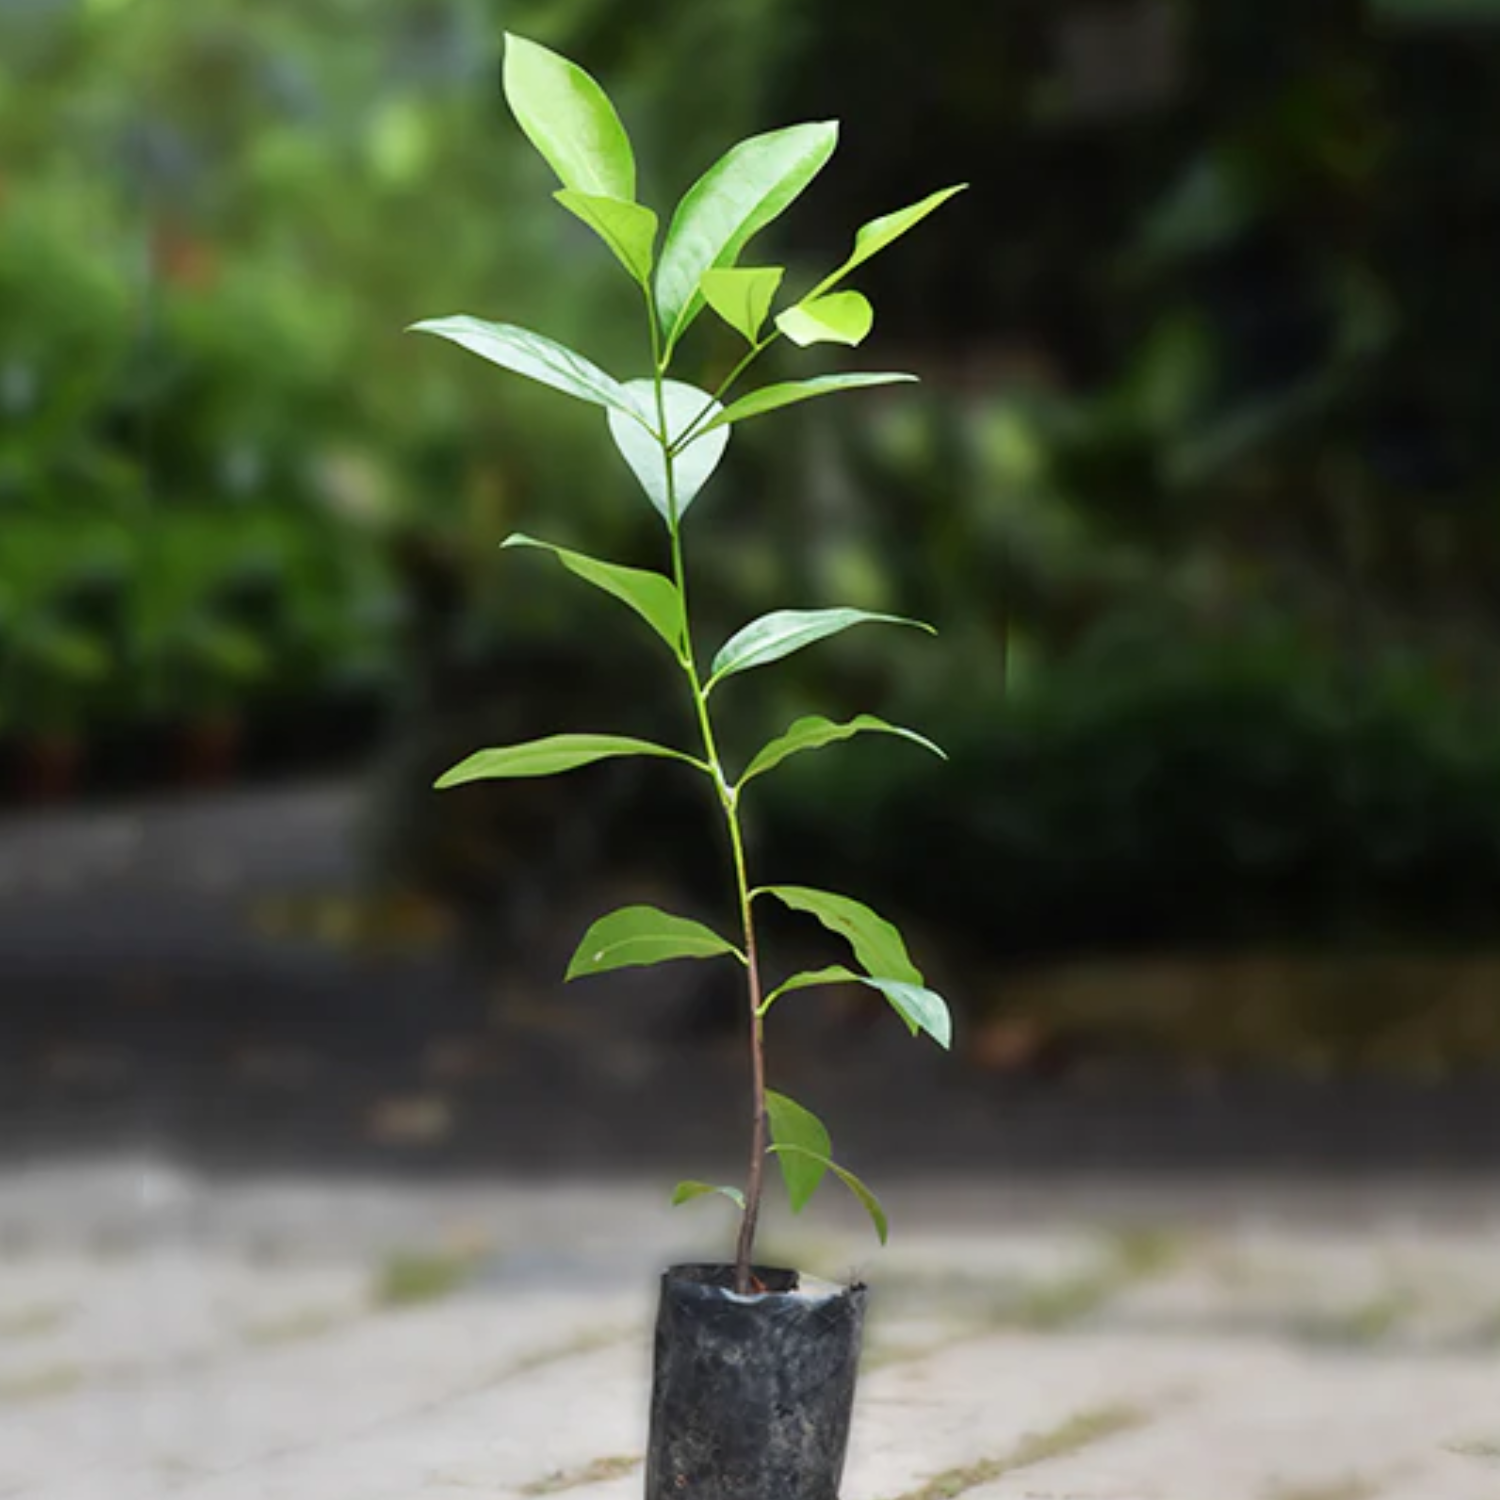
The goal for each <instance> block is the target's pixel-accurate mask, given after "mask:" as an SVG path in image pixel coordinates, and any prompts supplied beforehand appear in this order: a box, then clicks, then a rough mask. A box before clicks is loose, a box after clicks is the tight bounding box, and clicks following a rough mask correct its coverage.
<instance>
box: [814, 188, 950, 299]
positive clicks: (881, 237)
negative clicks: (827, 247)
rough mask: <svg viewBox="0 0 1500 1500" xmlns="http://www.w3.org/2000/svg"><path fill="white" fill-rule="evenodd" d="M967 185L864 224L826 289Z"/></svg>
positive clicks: (825, 284) (826, 282)
mask: <svg viewBox="0 0 1500 1500" xmlns="http://www.w3.org/2000/svg"><path fill="white" fill-rule="evenodd" d="M968 185H969V184H968V183H967V182H960V183H958V184H957V185H956V186H954V187H946V188H940V189H939V190H938V191H937V192H935V193H929V194H928V196H927V197H925V198H923V199H922V201H921V202H920V203H912V204H909V205H908V206H907V207H906V208H898V209H896V210H895V212H894V213H888V214H882V215H881V216H880V218H878V219H871V220H870V222H869V223H868V224H865V225H862V226H861V227H860V228H859V230H857V231H856V233H855V236H854V249H853V251H852V252H851V253H850V256H849V259H848V260H846V261H845V262H844V263H843V265H841V266H840V267H839V268H838V270H837V271H835V272H834V273H833V275H832V276H830V277H829V278H828V279H827V281H825V282H824V283H823V285H824V287H830V286H832V285H833V284H834V283H835V282H838V281H842V280H843V279H844V277H846V276H847V275H848V274H849V273H850V272H851V271H852V270H854V268H855V267H856V266H862V265H864V263H865V262H866V261H867V260H869V259H870V257H871V256H872V255H878V254H879V253H880V252H881V251H882V250H884V249H885V247H886V246H887V245H889V244H890V243H891V242H892V241H893V240H899V239H900V238H901V236H902V235H903V234H905V233H906V232H907V230H908V229H915V228H916V226H917V225H918V224H920V223H921V222H922V220H923V219H925V218H926V217H927V215H928V214H930V213H933V212H935V211H936V210H937V209H939V208H941V207H942V206H943V204H945V203H946V202H947V201H948V200H949V199H950V198H952V197H955V196H956V195H957V194H959V193H961V192H963V190H964V189H965V188H966V187H968Z"/></svg>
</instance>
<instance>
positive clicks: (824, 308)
mask: <svg viewBox="0 0 1500 1500" xmlns="http://www.w3.org/2000/svg"><path fill="white" fill-rule="evenodd" d="M776 326H777V327H778V328H779V329H780V330H781V331H782V332H783V333H784V334H785V335H786V336H787V337H788V338H789V339H790V340H791V341H792V342H793V343H794V344H796V345H798V346H799V347H800V348H803V349H806V348H807V347H808V346H809V345H810V344H848V345H849V346H850V347H851V348H852V347H853V346H854V345H856V344H859V343H862V342H863V341H864V340H865V339H866V338H867V337H868V336H869V333H870V329H871V328H873V327H874V326H875V309H874V308H873V307H871V306H870V300H869V298H868V297H864V296H862V295H861V294H860V293H859V292H832V293H830V294H829V295H828V296H826V297H814V298H812V299H810V300H809V301H806V302H799V303H797V305H796V306H795V307H789V308H787V309H786V311H785V312H783V313H781V314H779V315H778V317H777V319H776Z"/></svg>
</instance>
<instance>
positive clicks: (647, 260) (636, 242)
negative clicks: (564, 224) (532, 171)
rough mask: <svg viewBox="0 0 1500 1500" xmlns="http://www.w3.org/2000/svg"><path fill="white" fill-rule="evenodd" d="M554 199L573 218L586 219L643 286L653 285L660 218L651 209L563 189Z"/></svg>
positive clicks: (616, 199)
mask: <svg viewBox="0 0 1500 1500" xmlns="http://www.w3.org/2000/svg"><path fill="white" fill-rule="evenodd" d="M552 196H553V197H554V198H556V199H557V201H558V202H559V203H561V204H562V206H563V207H564V208H565V209H567V211H568V212H569V213H570V214H573V215H575V216H576V217H578V218H580V219H582V220H583V222H584V223H585V224H587V225H588V226H589V228H590V229H592V230H593V231H594V233H595V234H597V235H598V236H599V238H600V239H601V240H603V241H604V243H605V244H606V245H608V246H609V248H610V249H611V250H613V251H614V253H615V256H616V258H617V259H618V260H619V262H620V264H621V265H622V266H624V267H625V269H626V270H627V271H629V272H630V274H631V275H632V276H633V277H635V279H636V280H637V281H638V282H640V284H641V285H642V286H646V285H647V284H648V283H649V282H650V280H651V265H652V262H653V261H654V260H655V258H656V215H655V214H654V213H652V211H651V210H650V209H649V208H646V207H644V206H643V205H641V204H639V203H626V202H625V201H624V200H623V199H621V198H601V197H599V196H597V195H596V194H593V193H580V192H578V191H577V189H575V188H563V189H562V190H561V192H556V193H553V195H552Z"/></svg>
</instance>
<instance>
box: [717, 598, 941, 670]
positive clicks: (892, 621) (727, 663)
mask: <svg viewBox="0 0 1500 1500" xmlns="http://www.w3.org/2000/svg"><path fill="white" fill-rule="evenodd" d="M856 625H910V626H912V627H913V628H914V629H916V630H925V631H926V632H927V633H928V635H936V634H937V631H935V630H934V629H933V628H932V626H931V625H925V624H923V623H922V621H921V620H908V619H906V618H904V617H903V616H901V615H877V614H871V613H870V611H869V610H867V609H778V610H773V611H772V613H770V614H768V615H762V616H761V617H760V618H759V619H758V620H752V621H751V622H750V623H749V624H748V625H747V626H745V628H744V629H743V630H741V631H737V632H736V633H735V634H734V635H732V636H731V637H730V638H729V640H727V641H726V642H725V643H724V645H723V647H722V648H721V649H720V651H719V654H718V655H717V656H716V657H714V660H713V667H712V668H711V670H710V677H709V682H708V686H709V687H712V686H713V685H714V684H715V683H716V682H718V681H719V680H720V679H721V678H724V677H729V676H731V675H732V674H733V673H735V672H748V671H749V670H750V669H751V668H752V667H764V666H768V665H769V664H770V663H771V662H773V661H780V660H781V658H782V657H783V656H790V655H791V654H792V652H794V651H800V650H802V648H803V647H804V646H811V645H813V644H815V643H816V642H818V641H821V640H826V639H827V638H828V637H829V636H831V635H838V634H840V633H841V632H842V631H845V630H851V629H853V627H854V626H856Z"/></svg>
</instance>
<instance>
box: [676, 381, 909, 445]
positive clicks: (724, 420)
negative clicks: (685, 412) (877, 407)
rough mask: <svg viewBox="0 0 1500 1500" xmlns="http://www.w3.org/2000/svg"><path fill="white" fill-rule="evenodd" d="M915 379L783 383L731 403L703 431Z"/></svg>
mask: <svg viewBox="0 0 1500 1500" xmlns="http://www.w3.org/2000/svg"><path fill="white" fill-rule="evenodd" d="M916 378H917V377H916V376H915V375H898V374H893V373H870V374H865V373H853V374H849V375H814V376H813V377H812V379H811V380H783V381H779V382H778V383H777V384H775V385H763V386H762V387H761V388H760V389H759V390H758V391H750V392H748V393H747V394H746V395H743V396H741V397H740V399H739V400H738V401H733V402H731V403H730V404H729V405H728V406H727V407H725V408H724V410H723V411H721V412H720V413H719V414H718V416H716V417H715V418H714V419H713V421H712V422H710V423H709V424H708V427H707V428H705V429H704V430H705V431H711V430H712V429H713V428H715V427H727V426H729V424H730V423H731V422H747V421H749V420H750V418H751V417H760V416H764V415H765V413H766V412H768V411H778V410H779V409H780V408H781V407H783V406H793V405H795V404H796V403H797V402H798V401H811V400H812V399H813V398H814V397H815V396H831V395H833V393H834V392H835V391H857V390H860V389H862V388H863V387H864V386H869V385H900V384H904V383H906V382H907V381H912V380H915V379H916Z"/></svg>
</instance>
